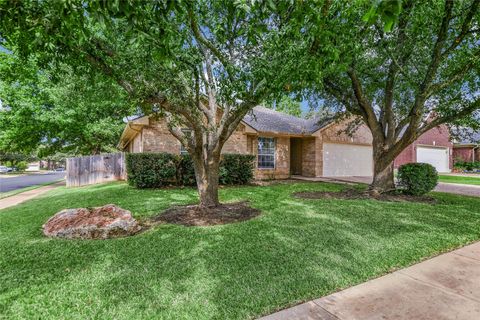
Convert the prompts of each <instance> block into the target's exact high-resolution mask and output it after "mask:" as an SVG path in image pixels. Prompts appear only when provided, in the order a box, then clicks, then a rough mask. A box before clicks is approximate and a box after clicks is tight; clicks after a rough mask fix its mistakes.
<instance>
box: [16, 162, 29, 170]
mask: <svg viewBox="0 0 480 320" xmlns="http://www.w3.org/2000/svg"><path fill="white" fill-rule="evenodd" d="M15 168H16V169H17V170H18V171H25V170H27V168H28V163H27V162H26V161H20V162H19V163H17V165H16V166H15Z"/></svg>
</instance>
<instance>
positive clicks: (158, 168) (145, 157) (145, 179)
mask: <svg viewBox="0 0 480 320" xmlns="http://www.w3.org/2000/svg"><path fill="white" fill-rule="evenodd" d="M126 162H127V175H128V184H130V185H132V186H134V187H136V188H159V187H164V186H166V185H169V184H174V183H176V181H177V164H178V162H179V161H178V156H176V155H173V154H169V153H127V157H126Z"/></svg>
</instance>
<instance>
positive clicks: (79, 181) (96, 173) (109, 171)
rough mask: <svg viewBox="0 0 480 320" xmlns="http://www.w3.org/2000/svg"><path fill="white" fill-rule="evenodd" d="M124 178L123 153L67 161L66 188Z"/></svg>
mask: <svg viewBox="0 0 480 320" xmlns="http://www.w3.org/2000/svg"><path fill="white" fill-rule="evenodd" d="M125 177H126V172H125V154H124V153H123V152H119V153H107V154H101V155H96V156H86V157H76V158H68V159H67V187H80V186H84V185H88V184H96V183H102V182H107V181H115V180H125Z"/></svg>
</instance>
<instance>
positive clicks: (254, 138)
mask: <svg viewBox="0 0 480 320" xmlns="http://www.w3.org/2000/svg"><path fill="white" fill-rule="evenodd" d="M348 125H349V120H343V121H335V120H334V119H332V118H328V119H302V118H298V117H294V116H290V115H287V114H284V113H280V112H277V111H274V110H271V109H267V108H264V107H261V106H257V107H255V108H254V109H253V110H252V112H251V113H249V114H248V115H247V116H246V117H245V118H244V119H243V121H242V122H241V123H240V125H239V126H238V128H237V130H236V131H235V132H234V133H233V134H232V135H231V137H230V138H229V139H228V140H227V142H226V143H225V145H224V147H223V149H222V152H223V153H243V154H254V155H256V156H257V161H256V170H255V178H256V179H260V180H261V179H285V178H288V177H291V176H292V175H301V176H305V177H342V176H365V177H370V176H372V175H373V149H372V135H371V132H370V130H369V129H368V127H367V126H366V125H364V124H363V125H360V126H358V127H357V128H356V130H355V131H354V132H353V133H350V134H347V133H346V131H347V130H346V129H347V127H348ZM186 129H187V128H186ZM452 146H453V144H452V143H451V142H450V134H449V131H448V128H447V127H446V126H441V127H438V128H434V129H432V130H430V131H428V132H426V133H425V134H423V135H422V136H420V137H419V139H417V141H415V142H414V143H413V144H411V145H410V146H408V147H407V148H406V149H405V150H404V151H403V152H402V153H401V154H400V155H399V156H398V157H397V159H396V160H395V162H394V165H395V167H398V166H400V165H401V164H404V163H408V162H426V163H430V164H432V165H433V166H434V167H435V168H436V169H437V171H439V172H449V171H450V169H451V167H452ZM119 148H120V149H121V150H124V151H126V152H168V153H174V154H180V153H182V152H185V150H184V149H183V147H182V146H181V144H180V142H179V141H178V140H177V139H176V138H175V137H174V136H173V135H172V134H171V133H170V132H169V131H168V128H167V124H166V122H165V121H164V120H162V119H155V118H154V117H149V116H144V117H139V118H136V119H132V120H130V121H128V123H127V125H126V127H125V130H124V131H123V133H122V136H121V138H120V143H119Z"/></svg>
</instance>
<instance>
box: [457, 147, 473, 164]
mask: <svg viewBox="0 0 480 320" xmlns="http://www.w3.org/2000/svg"><path fill="white" fill-rule="evenodd" d="M475 151H477V150H475ZM475 156H476V157H475V161H480V159H478V157H477V155H475ZM453 160H454V161H456V160H461V161H467V162H471V161H473V147H456V148H454V149H453Z"/></svg>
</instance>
